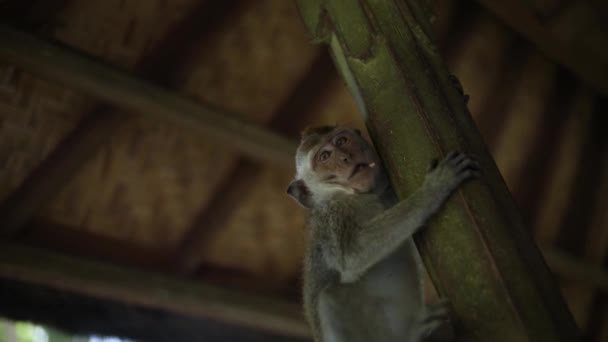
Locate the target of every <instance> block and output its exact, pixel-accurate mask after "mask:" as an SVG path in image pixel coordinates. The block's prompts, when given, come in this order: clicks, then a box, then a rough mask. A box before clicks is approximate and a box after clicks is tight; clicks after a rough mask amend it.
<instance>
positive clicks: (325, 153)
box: [319, 151, 331, 161]
mask: <svg viewBox="0 0 608 342" xmlns="http://www.w3.org/2000/svg"><path fill="white" fill-rule="evenodd" d="M330 155H331V152H329V151H323V152H321V154H319V160H320V161H326V160H327V158H329V156H330Z"/></svg>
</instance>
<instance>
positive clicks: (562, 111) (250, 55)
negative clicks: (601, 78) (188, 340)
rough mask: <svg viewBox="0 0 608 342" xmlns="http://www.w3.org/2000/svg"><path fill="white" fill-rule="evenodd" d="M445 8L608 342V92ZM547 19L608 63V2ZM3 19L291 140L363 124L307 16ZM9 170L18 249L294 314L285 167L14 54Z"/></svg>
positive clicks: (242, 6)
mask: <svg viewBox="0 0 608 342" xmlns="http://www.w3.org/2000/svg"><path fill="white" fill-rule="evenodd" d="M435 2H436V6H437V13H438V15H437V20H436V21H435V23H434V25H435V29H436V33H437V41H438V45H439V47H440V50H441V51H442V54H443V55H444V56H445V59H446V62H447V64H448V65H449V67H450V69H451V71H452V72H453V73H454V74H455V75H457V76H458V77H459V78H460V80H461V82H462V84H463V87H464V89H465V92H466V93H467V94H469V95H470V101H469V108H470V110H471V113H472V115H473V116H474V119H475V121H476V123H477V124H478V127H479V129H480V131H481V133H482V134H483V136H484V138H485V139H486V142H487V144H488V147H489V149H490V150H491V152H492V154H493V156H494V157H495V160H496V162H497V164H498V166H499V168H500V170H501V172H502V174H503V176H504V178H505V180H506V182H507V184H508V186H509V188H510V190H511V192H512V193H513V195H514V197H515V199H516V201H517V203H518V205H519V206H520V208H521V211H522V215H523V217H524V219H525V220H526V223H527V225H528V226H529V227H530V231H531V233H532V234H533V235H534V236H535V237H536V239H537V241H538V242H539V245H541V247H542V248H543V251H545V252H546V253H547V258H548V262H549V266H550V267H551V268H552V269H553V270H554V272H555V273H556V276H557V277H558V279H559V280H560V284H561V285H562V289H563V293H564V295H565V298H566V300H567V302H568V304H569V306H570V308H571V310H572V312H573V314H574V316H575V318H576V320H577V323H578V324H579V326H580V327H581V329H582V330H583V331H584V332H585V334H586V336H588V337H589V340H590V341H606V340H608V297H607V296H606V295H607V292H606V291H607V290H608V284H607V283H606V277H607V276H606V273H605V265H606V260H607V259H606V254H607V252H608V215H607V214H606V211H605V208H606V198H608V163H607V161H608V158H607V157H608V149H607V147H608V144H607V143H608V141H607V137H608V136H607V135H606V134H605V132H604V130H605V127H608V125H607V122H606V116H605V111H606V108H607V107H606V99H605V96H606V95H608V94H607V93H604V90H602V89H598V87H597V86H596V85H594V84H590V83H589V82H587V81H582V79H581V77H580V75H579V74H577V73H576V72H575V71H573V70H572V66H571V65H564V63H563V62H561V61H560V60H559V58H558V57H556V56H555V55H552V54H551V53H547V51H545V50H543V49H542V48H539V47H538V44H536V43H534V42H531V39H530V38H529V37H528V36H526V34H525V32H524V34H520V33H521V32H519V33H518V32H517V31H519V30H518V29H516V28H514V24H513V23H511V22H509V21H508V20H504V18H502V19H501V18H500V15H497V14H496V13H495V12H494V11H492V10H491V8H492V6H491V5H488V3H492V1H480V2H479V3H481V5H480V4H478V3H477V2H472V1H464V2H463V1H451V0H441V1H435ZM532 3H533V4H534V11H533V13H535V14H536V15H537V17H538V18H541V19H542V23H543V25H545V26H546V27H548V28H550V29H548V30H547V32H550V33H551V34H553V35H555V36H556V37H559V38H560V39H559V44H561V45H560V46H564V47H569V48H571V49H575V48H576V49H579V51H584V52H585V53H588V54H590V55H592V56H593V57H594V58H596V59H597V60H602V61H603V62H604V64H603V66H607V65H608V64H607V63H606V61H608V47H607V46H608V45H606V44H605V42H606V41H608V35H607V33H606V30H607V29H608V26H606V25H605V23H606V22H608V11H605V10H606V6H605V5H602V3H601V1H582V0H581V1H558V0H555V1H532V2H531V4H532ZM594 6H597V7H594ZM0 16H2V17H3V21H5V22H11V23H12V24H13V25H14V26H15V27H18V28H20V29H21V30H23V31H26V32H30V33H35V34H36V35H38V36H40V37H43V38H45V39H52V40H56V41H59V42H61V43H62V44H65V45H66V46H68V47H70V48H73V49H76V50H78V51H81V52H83V53H85V54H87V55H90V56H93V57H95V58H96V59H98V60H101V61H103V62H105V63H107V64H110V65H112V66H114V67H116V68H121V69H123V70H128V71H129V72H131V73H133V74H134V75H136V76H137V77H138V78H140V79H143V80H146V81H149V82H152V83H154V84H158V85H161V86H162V87H164V88H167V89H170V90H172V91H174V92H177V93H179V94H182V95H185V96H187V97H188V98H191V99H194V100H195V101H197V102H200V103H202V104H205V105H206V106H209V107H212V108H216V109H219V110H221V111H222V112H224V113H226V114H225V115H237V116H239V117H240V118H241V119H242V120H243V121H245V122H251V123H255V124H257V125H260V126H267V127H269V129H270V130H272V131H274V132H277V133H281V134H283V135H285V136H288V137H291V138H294V139H295V138H296V137H297V134H298V131H299V130H300V129H301V128H303V127H305V126H308V125H312V124H317V123H323V124H334V123H340V124H347V125H351V126H356V127H359V128H362V127H363V124H362V121H361V119H360V116H359V113H358V111H357V108H356V105H355V104H354V101H353V100H352V99H351V98H350V95H349V94H348V92H347V91H346V90H345V88H344V86H343V85H342V83H341V81H340V79H339V77H338V75H337V74H336V72H335V70H334V69H333V66H332V63H331V59H330V58H329V56H328V55H327V53H326V51H322V50H321V49H320V48H319V47H318V46H316V45H313V44H311V43H310V41H309V36H308V34H307V33H306V32H305V29H304V27H303V25H302V23H301V20H300V18H299V16H298V13H297V9H296V8H295V5H294V3H293V1H284V0H260V1H225V2H224V1H200V0H175V1H160V0H159V1H144V0H140V1H121V0H90V1H67V0H64V1H62V0H52V1H17V0H0ZM602 42H603V43H602ZM75 146H76V147H75ZM75 148H76V149H77V152H74V151H75V150H74V149H75ZM0 165H1V166H2V167H1V168H0V200H2V201H4V204H5V207H7V208H10V207H11V204H14V203H22V202H24V201H25V203H30V204H31V203H37V202H36V201H37V200H36V199H33V200H32V199H31V197H28V196H30V195H28V194H31V193H36V194H38V195H39V196H41V197H40V198H39V199H40V201H39V202H40V204H39V205H36V204H33V205H31V206H30V205H27V207H28V208H29V209H28V210H26V212H27V213H29V214H27V215H25V216H24V217H25V219H24V224H20V225H17V226H18V227H17V229H16V233H14V234H10V236H7V237H6V239H7V240H8V239H13V240H16V241H19V242H23V243H26V244H29V245H35V246H40V247H43V248H45V249H49V250H53V251H59V252H62V253H65V254H68V255H73V256H77V257H86V258H92V259H95V260H101V261H109V262H111V263H114V264H118V265H122V266H128V267H135V268H141V269H146V270H152V271H154V272H159V273H162V274H166V275H171V276H179V277H183V278H188V279H192V280H194V281H201V282H205V283H212V284H218V285H221V286H224V287H228V288H233V289H237V290H239V291H243V292H248V293H257V294H263V295H265V296H270V297H275V298H280V299H282V300H285V301H289V302H293V303H298V301H299V279H300V269H301V258H302V254H303V250H304V243H305V236H306V232H305V229H304V223H305V212H304V211H303V210H302V209H301V208H299V207H298V206H297V205H296V204H295V203H293V201H291V200H289V199H288V197H287V196H286V195H285V193H284V191H285V187H286V185H287V184H288V182H289V181H290V179H291V177H292V170H291V169H290V168H289V167H283V166H278V165H276V164H267V163H260V162H257V161H253V160H251V159H250V158H247V157H244V156H243V155H241V153H240V151H238V150H237V149H235V148H233V147H231V146H226V145H225V144H222V143H218V142H217V141H216V140H214V139H212V138H209V137H208V136H205V135H203V134H196V133H193V132H192V131H189V130H185V129H184V127H181V126H179V125H175V124H173V123H171V122H167V121H163V120H162V119H158V118H155V117H150V116H148V115H146V113H137V112H132V111H128V110H123V109H121V108H118V107H113V106H112V104H108V103H102V102H100V101H98V100H96V99H95V98H94V97H92V96H90V95H88V94H86V93H83V92H81V91H79V89H73V88H71V87H67V86H62V85H61V84H60V83H58V82H55V81H53V80H45V79H41V78H39V76H37V75H36V74H35V73H30V72H29V71H28V70H26V69H22V68H20V67H19V66H16V65H13V64H11V63H7V62H3V59H2V56H1V55H0ZM49 170H55V171H49ZM53 172H54V173H53ZM47 175H52V176H50V177H47ZM45 178H49V179H51V180H50V181H48V182H52V184H51V185H49V186H46V185H47V184H46V183H45V182H47V181H45V180H44V179H45ZM40 182H42V183H40ZM31 184H36V188H35V191H32V190H31ZM39 184H45V186H40V185H39ZM28 189H29V190H28ZM24 194H25V195H24ZM38 195H37V196H38ZM19 201H21V202H19ZM0 214H3V215H8V216H10V215H11V214H10V213H8V211H7V210H4V211H0ZM21 218H23V217H21ZM2 220H3V217H2V216H0V221H2ZM3 222H4V221H3ZM563 256H565V257H566V258H567V261H568V262H570V261H573V260H574V261H575V262H581V263H584V265H585V266H589V267H590V269H591V270H592V271H590V272H587V273H585V272H582V273H581V272H577V271H580V269H581V268H580V267H578V266H577V265H579V264H574V266H572V265H570V264H568V262H562V261H563V260H562V259H561V257H563ZM602 272H603V273H602Z"/></svg>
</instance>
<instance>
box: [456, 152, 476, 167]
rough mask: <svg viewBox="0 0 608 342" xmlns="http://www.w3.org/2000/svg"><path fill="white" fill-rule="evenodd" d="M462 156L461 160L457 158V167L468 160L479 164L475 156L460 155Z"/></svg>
mask: <svg viewBox="0 0 608 342" xmlns="http://www.w3.org/2000/svg"><path fill="white" fill-rule="evenodd" d="M462 155H463V158H458V163H457V165H460V164H462V163H464V162H466V161H469V160H472V161H475V162H478V163H479V160H478V159H477V157H475V155H472V154H462Z"/></svg>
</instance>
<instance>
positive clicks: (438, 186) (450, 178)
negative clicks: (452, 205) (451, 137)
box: [423, 152, 480, 200]
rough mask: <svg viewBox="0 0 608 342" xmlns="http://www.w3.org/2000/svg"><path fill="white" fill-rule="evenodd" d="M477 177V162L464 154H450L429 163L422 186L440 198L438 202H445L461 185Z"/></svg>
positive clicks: (478, 172) (478, 174)
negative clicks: (440, 159) (438, 160)
mask: <svg viewBox="0 0 608 342" xmlns="http://www.w3.org/2000/svg"><path fill="white" fill-rule="evenodd" d="M479 176H480V171H479V162H477V160H475V159H474V158H473V157H471V156H469V155H466V154H464V153H460V152H450V153H449V154H448V155H447V156H446V157H445V158H444V159H443V160H442V161H440V162H437V161H436V160H435V161H433V162H431V165H430V168H429V173H428V174H427V175H426V177H425V179H424V185H423V186H425V187H428V188H430V189H431V190H432V192H433V193H434V194H435V195H436V196H439V197H441V198H440V200H446V199H447V197H449V196H450V195H451V194H452V192H454V191H455V190H456V189H457V188H458V187H459V186H460V185H461V184H462V183H464V182H465V181H467V180H469V179H473V178H479Z"/></svg>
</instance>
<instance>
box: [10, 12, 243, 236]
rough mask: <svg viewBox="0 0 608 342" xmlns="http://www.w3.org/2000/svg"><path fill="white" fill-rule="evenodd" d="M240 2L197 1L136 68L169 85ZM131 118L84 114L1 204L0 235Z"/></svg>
mask: <svg viewBox="0 0 608 342" xmlns="http://www.w3.org/2000/svg"><path fill="white" fill-rule="evenodd" d="M239 4H242V2H239V1H228V2H221V3H220V2H212V3H207V2H203V1H201V2H199V4H198V5H197V6H196V7H194V8H192V9H191V10H190V12H189V14H188V15H187V16H186V17H185V18H183V19H182V20H181V21H180V22H178V23H177V24H175V25H174V26H173V27H172V29H171V30H169V31H168V32H167V33H166V34H165V37H163V38H162V39H161V40H160V41H159V42H158V43H156V44H155V45H154V46H153V47H152V48H151V49H150V50H149V52H148V54H146V55H145V56H143V57H142V58H141V60H140V61H139V62H138V63H137V65H136V66H135V73H136V74H138V75H140V76H141V77H142V78H145V79H148V80H152V81H154V82H158V83H160V84H163V85H173V83H174V82H173V80H172V76H171V75H175V74H177V73H179V72H183V69H184V68H186V66H185V64H186V63H185V59H187V58H188V56H189V55H190V54H191V50H192V49H193V48H194V47H195V46H197V45H198V44H199V43H201V42H204V41H205V40H206V39H207V38H208V37H209V34H211V33H213V32H215V31H216V30H217V26H221V25H222V23H223V22H222V18H225V17H226V16H227V15H229V14H231V15H234V13H235V10H236V9H238V8H239ZM130 117H131V116H130V115H128V114H125V113H120V112H119V111H118V110H117V109H116V108H112V107H110V106H107V105H104V104H100V105H97V106H96V107H95V108H94V109H93V110H92V111H91V112H90V113H87V114H85V115H84V118H83V120H82V121H81V122H80V123H79V125H78V126H77V127H76V128H75V129H74V130H72V132H70V133H69V134H68V135H67V136H66V137H65V138H64V139H63V141H62V142H61V143H59V145H58V146H57V147H56V148H55V149H54V150H53V151H52V152H51V154H50V155H49V156H48V157H47V158H46V160H44V161H43V162H42V163H40V165H38V166H37V167H36V168H35V169H34V171H33V172H32V173H31V174H30V175H28V177H27V178H26V179H25V180H24V182H23V183H22V184H21V185H20V186H19V187H18V188H17V189H16V190H15V191H14V192H13V193H11V194H10V195H9V196H8V198H7V199H6V200H5V201H4V202H3V203H2V205H0V222H2V227H1V228H0V234H2V235H8V236H10V235H15V234H17V233H18V232H19V231H20V230H21V229H23V228H24V227H25V225H26V224H27V222H28V221H29V220H30V219H31V218H32V217H33V216H34V215H35V214H36V213H37V212H38V211H39V210H40V208H41V207H42V206H44V205H45V204H46V203H47V202H48V201H50V200H51V199H52V198H53V196H55V195H56V194H57V193H58V192H59V191H60V189H61V188H62V187H63V185H64V184H65V183H66V182H68V181H69V180H70V179H72V177H73V176H74V175H75V174H76V172H78V170H80V167H81V166H82V165H83V164H84V163H85V162H86V161H87V160H89V159H90V158H92V157H93V156H95V155H96V153H97V152H98V151H99V149H100V148H101V147H102V146H104V144H105V143H106V142H107V141H108V139H110V138H111V137H112V136H113V135H114V133H115V132H116V131H117V130H118V127H119V126H121V125H122V124H124V123H125V121H126V120H127V119H128V118H130Z"/></svg>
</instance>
